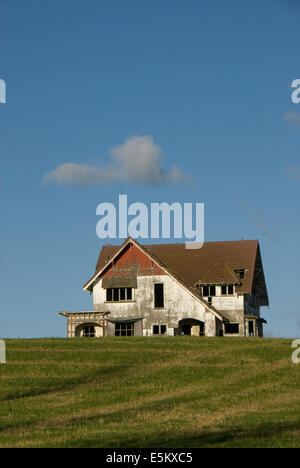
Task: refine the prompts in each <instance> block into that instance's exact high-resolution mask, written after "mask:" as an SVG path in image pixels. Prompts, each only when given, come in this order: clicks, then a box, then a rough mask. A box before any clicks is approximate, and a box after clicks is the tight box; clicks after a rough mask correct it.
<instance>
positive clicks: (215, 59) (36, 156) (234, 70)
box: [0, 0, 300, 337]
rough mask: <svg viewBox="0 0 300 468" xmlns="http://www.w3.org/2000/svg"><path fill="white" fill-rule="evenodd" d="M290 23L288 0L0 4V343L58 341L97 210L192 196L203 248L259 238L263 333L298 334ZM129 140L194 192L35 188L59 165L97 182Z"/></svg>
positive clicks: (294, 34) (293, 31)
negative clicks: (3, 88) (199, 211)
mask: <svg viewBox="0 0 300 468" xmlns="http://www.w3.org/2000/svg"><path fill="white" fill-rule="evenodd" d="M299 16H300V1H297V0H282V1H281V0H260V1H258V0H252V1H248V0H228V1H227V2H224V1H223V0H210V1H201V2H200V1H199V0H189V1H188V2H184V1H181V0H180V1H178V0H163V1H161V0H160V1H158V0H151V1H150V0H147V1H145V0H139V1H137V0H130V1H129V0H127V1H125V0H122V1H116V0H110V1H102V0H86V1H82V0H72V2H70V1H67V0H59V1H58V0H52V1H51V2H41V1H40V0H26V1H22V2H11V1H9V0H1V10H0V78H1V79H4V80H5V82H6V85H7V103H6V104H0V203H1V229H0V257H1V259H2V261H1V264H0V282H1V288H0V291H1V293H0V336H2V337H40V336H65V333H66V324H65V320H64V319H63V318H62V317H60V316H58V314H57V312H58V310H78V309H90V308H91V306H92V299H91V298H90V297H89V296H88V295H87V293H84V292H83V291H82V285H83V284H84V283H85V281H86V280H87V279H89V277H90V276H91V274H92V273H93V271H94V267H95V263H96V260H97V256H98V253H99V250H100V248H101V246H102V245H103V241H101V240H100V239H99V238H98V237H97V236H96V223H97V221H98V218H97V217H96V207H97V205H98V204H99V203H101V202H105V201H111V202H116V201H117V197H118V195H119V194H122V193H124V194H128V199H129V202H134V201H140V202H144V203H146V204H149V203H151V202H155V201H157V202H162V201H167V202H169V203H171V202H173V201H181V202H182V201H186V202H204V203H205V209H206V216H205V239H206V240H207V241H214V240H237V239H259V240H260V245H261V251H262V258H263V263H264V268H265V275H266V280H267V286H268V291H269V297H270V309H269V310H268V309H266V310H263V314H262V315H263V316H264V317H265V318H266V319H267V321H268V322H269V324H268V325H267V326H266V327H265V333H266V335H267V336H286V337H298V336H300V288H299V285H298V282H299V278H300V263H299V257H300V255H299V254H300V248H299V242H298V241H299V237H300V221H299V198H300V197H299V188H300V145H299V137H300V104H298V105H296V104H293V103H292V101H291V93H292V89H291V82H292V81H293V80H294V79H297V78H300V62H299V56H300V54H299V52H300V50H299V49H300V29H299ZM133 136H151V137H152V139H153V144H154V145H158V146H159V148H160V150H161V158H162V161H161V164H162V167H161V168H162V173H166V174H170V173H171V171H172V166H176V167H177V168H179V169H180V170H181V171H182V173H183V174H184V175H185V176H187V177H188V178H190V179H192V180H193V183H188V184H187V183H180V181H178V183H175V182H174V181H173V183H170V181H165V183H163V182H164V181H163V180H160V179H159V177H158V179H156V180H153V184H151V180H150V181H145V180H144V179H143V177H140V175H139V174H137V176H136V177H135V178H133V179H132V180H131V179H130V177H129V176H125V175H122V176H120V177H119V178H118V177H117V178H115V179H114V180H110V179H109V177H107V178H106V179H101V177H100V179H99V180H98V182H97V183H95V184H91V183H89V182H87V183H86V184H85V186H78V184H77V185H76V184H73V185H72V184H71V185H70V184H69V185H68V184H59V183H56V182H57V180H56V181H55V177H54V178H53V177H52V180H50V181H49V180H48V183H43V181H45V177H46V178H47V174H49V173H52V174H53V171H55V170H56V169H57V168H59V167H61V165H63V164H65V163H72V164H73V165H74V167H75V168H77V169H78V167H79V171H80V170H81V169H82V165H85V167H88V168H94V167H98V168H99V167H100V168H101V169H103V171H104V173H105V170H106V171H107V168H110V167H111V165H112V164H113V160H112V157H111V150H112V148H115V147H116V146H117V145H124V142H126V141H127V140H128V139H130V138H131V137H133ZM122 148H123V147H122ZM77 169H76V170H77ZM51 171H52V172H51ZM120 172H123V171H120ZM79 175H80V173H79ZM48 179H49V176H48Z"/></svg>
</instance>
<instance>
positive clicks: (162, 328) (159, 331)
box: [153, 325, 167, 335]
mask: <svg viewBox="0 0 300 468" xmlns="http://www.w3.org/2000/svg"><path fill="white" fill-rule="evenodd" d="M166 333H167V325H153V335H165V334H166Z"/></svg>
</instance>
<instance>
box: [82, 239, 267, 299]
mask: <svg viewBox="0 0 300 468" xmlns="http://www.w3.org/2000/svg"><path fill="white" fill-rule="evenodd" d="M128 242H133V243H135V244H136V245H137V246H139V247H140V248H141V249H142V250H143V251H144V252H145V253H147V254H148V255H149V256H150V257H151V258H153V259H154V260H155V261H156V262H157V263H158V264H159V265H160V266H162V267H163V268H164V269H165V270H166V272H167V273H168V274H171V275H172V276H174V277H175V278H177V279H179V280H180V282H181V283H182V284H184V285H185V287H186V288H188V289H190V290H192V291H194V293H195V285H196V284H197V283H199V282H201V283H203V282H205V281H208V279H209V281H208V282H209V283H216V284H218V283H219V284H220V283H223V282H224V283H228V282H229V283H235V281H238V283H239V285H238V286H237V291H238V292H240V293H246V294H250V293H251V292H253V289H254V288H255V290H256V293H257V294H258V295H259V297H260V305H269V301H268V293H267V287H266V283H265V278H264V273H263V267H262V262H261V256H260V249H259V243H258V241H257V240H240V241H226V242H205V243H204V245H203V247H202V248H201V249H186V248H185V244H151V245H144V246H142V245H140V244H139V243H138V242H137V241H135V240H133V239H127V240H126V241H125V242H124V243H123V244H122V245H121V246H112V245H107V246H104V247H103V248H102V249H101V252H100V255H99V258H98V262H97V265H96V270H95V274H94V276H93V277H92V278H91V279H90V280H89V281H88V282H87V283H86V284H85V286H84V289H85V290H91V286H92V284H93V282H94V281H95V279H96V278H97V277H98V276H99V275H100V274H101V272H102V271H103V270H104V269H105V268H106V267H107V266H108V265H109V264H110V263H111V261H112V260H113V259H114V258H115V257H116V256H117V255H118V254H119V253H120V252H121V251H122V249H123V248H124V247H125V245H127V243H128ZM239 269H244V270H245V276H244V278H243V279H242V280H237V278H236V276H235V275H234V270H239ZM222 276H223V277H224V281H221V280H222ZM205 277H206V278H205ZM231 278H232V279H231ZM228 280H230V281H228ZM235 284H237V283H235ZM204 302H205V301H204ZM206 304H207V303H206Z"/></svg>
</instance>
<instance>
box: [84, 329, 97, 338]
mask: <svg viewBox="0 0 300 468" xmlns="http://www.w3.org/2000/svg"><path fill="white" fill-rule="evenodd" d="M83 336H84V337H85V338H94V336H95V327H91V326H87V327H84V329H83Z"/></svg>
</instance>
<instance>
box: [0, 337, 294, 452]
mask: <svg viewBox="0 0 300 468" xmlns="http://www.w3.org/2000/svg"><path fill="white" fill-rule="evenodd" d="M6 344H7V361H8V362H7V364H2V365H0V383H1V386H0V402H1V403H0V447H1V448H3V447H114V448H120V447H122V448H126V447H155V448H163V447H167V448H192V447H300V378H299V372H300V365H296V364H293V363H292V361H291V354H292V348H291V340H279V339H278V340H277V339H266V340H260V339H253V338H251V339H246V338H245V339H243V338H241V339H240V338H195V337H174V338H171V337H161V338H160V337H158V338H137V337H133V338H103V339H98V340H97V339H82V338H81V339H69V340H68V339H39V340H7V342H6Z"/></svg>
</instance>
